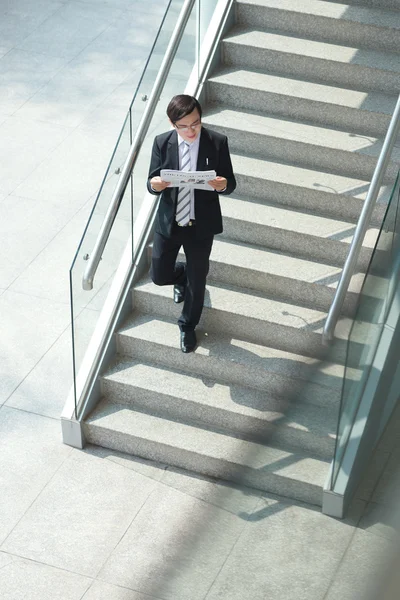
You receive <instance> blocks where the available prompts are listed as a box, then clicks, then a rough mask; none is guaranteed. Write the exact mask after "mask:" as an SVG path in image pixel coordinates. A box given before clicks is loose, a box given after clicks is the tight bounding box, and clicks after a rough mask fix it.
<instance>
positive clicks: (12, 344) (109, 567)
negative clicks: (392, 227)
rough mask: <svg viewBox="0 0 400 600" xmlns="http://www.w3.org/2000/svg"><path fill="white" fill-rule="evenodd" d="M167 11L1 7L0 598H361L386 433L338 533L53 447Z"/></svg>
mask: <svg viewBox="0 0 400 600" xmlns="http://www.w3.org/2000/svg"><path fill="white" fill-rule="evenodd" d="M164 4H165V2H161V1H160V0H37V1H35V2H31V0H0V236H1V240H2V250H3V251H2V254H1V257H0V314H1V321H2V327H1V332H2V333H1V337H0V363H1V364H0V369H1V376H0V489H1V493H0V597H1V599H2V600H21V599H22V598H24V599H25V600H81V599H83V600H151V599H155V600H157V599H158V600H205V599H207V600H217V599H218V600H236V599H238V600H275V599H276V600H278V599H279V600H292V599H293V600H323V599H324V600H333V598H341V600H347V599H349V600H350V598H355V597H360V598H365V597H366V596H365V593H364V591H363V590H365V589H366V586H367V587H368V583H367V581H368V579H367V578H368V576H369V575H371V574H372V575H373V576H374V575H375V573H376V572H377V571H379V567H378V566H377V565H379V562H380V561H381V560H382V557H385V556H386V554H385V553H387V552H388V551H391V550H392V548H393V543H394V542H393V540H394V529H395V527H394V525H395V523H396V521H395V512H394V511H393V507H392V505H391V500H390V499H391V498H393V497H397V496H398V494H397V493H396V492H397V491H398V489H399V486H398V483H397V480H396V479H395V478H394V473H395V470H396V467H397V464H398V461H399V458H400V455H399V452H400V434H399V432H400V427H399V428H398V430H396V429H395V428H393V427H392V428H391V430H390V431H389V432H388V436H387V437H386V438H385V440H384V442H383V443H382V444H381V446H380V448H379V449H378V451H377V453H376V454H375V456H374V459H373V461H371V467H370V470H369V472H368V474H367V476H366V479H365V481H364V483H363V485H362V487H361V488H360V490H359V493H358V499H357V500H356V501H355V502H354V505H353V507H352V510H351V512H350V514H349V516H348V518H347V519H345V520H344V521H339V520H335V519H331V518H328V517H325V516H324V515H322V514H321V513H320V512H319V511H318V510H316V509H315V508H314V507H310V506H307V505H303V504H301V503H295V502H291V501H289V500H287V499H285V498H278V497H274V496H271V495H264V494H261V493H257V492H255V491H253V490H249V489H241V488H236V487H230V486H228V485H226V484H224V483H222V482H218V481H209V480H207V479H205V478H200V477H197V476H195V475H191V474H188V473H184V472H181V471H179V470H176V469H172V468H167V467H166V466H165V465H155V464H150V463H146V462H145V461H139V460H134V459H132V458H130V457H126V456H121V455H118V453H115V452H111V451H108V450H102V449H99V448H93V447H88V448H86V449H85V450H84V451H79V450H76V449H72V448H70V447H68V446H64V445H63V444H62V442H61V429H60V421H59V415H60V413H61V410H62V408H63V405H64V402H65V399H66V397H67V394H68V392H69V389H70V387H71V344H70V330H69V318H70V317H69V297H68V269H69V267H70V264H71V262H72V258H73V255H74V252H75V249H76V246H77V243H78V240H79V238H80V235H81V232H82V230H83V227H84V224H85V222H86V219H87V216H88V214H89V210H90V208H91V205H92V202H93V197H94V195H95V193H96V190H97V189H98V187H99V184H100V182H101V178H102V176H103V173H104V169H105V166H106V165H107V163H108V160H109V156H110V152H111V150H112V147H113V145H114V142H115V140H116V138H117V135H118V133H119V129H120V127H121V124H122V120H123V118H124V116H125V112H126V108H127V105H128V102H129V100H130V98H131V95H132V92H133V90H134V87H135V83H136V82H137V81H138V77H139V74H140V70H141V67H142V65H143V62H144V58H145V57H146V55H147V52H148V50H149V47H150V44H151V42H152V40H153V37H154V32H155V29H156V27H157V25H158V23H159V20H160V15H161V14H162V9H163V5H164ZM84 304H85V303H84V302H83V300H82V303H81V306H84ZM398 422H399V421H398ZM355 594H361V595H359V596H355Z"/></svg>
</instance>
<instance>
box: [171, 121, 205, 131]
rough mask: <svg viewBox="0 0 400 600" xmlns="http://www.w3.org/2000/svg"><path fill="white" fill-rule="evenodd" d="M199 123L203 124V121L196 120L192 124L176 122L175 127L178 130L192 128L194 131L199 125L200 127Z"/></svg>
mask: <svg viewBox="0 0 400 600" xmlns="http://www.w3.org/2000/svg"><path fill="white" fill-rule="evenodd" d="M199 125H201V121H200V120H199V121H196V122H195V123H192V124H191V125H176V124H175V123H174V127H175V128H176V129H177V130H178V131H185V132H187V131H189V129H191V130H192V131H194V130H195V129H196V128H197V127H199Z"/></svg>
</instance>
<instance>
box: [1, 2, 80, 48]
mask: <svg viewBox="0 0 400 600" xmlns="http://www.w3.org/2000/svg"><path fill="white" fill-rule="evenodd" d="M69 1H70V0H68V2H69ZM63 6H65V4H64V3H62V5H61V6H58V7H56V8H54V10H52V9H50V13H48V14H46V16H45V17H43V20H41V21H40V23H38V24H37V25H36V26H35V27H33V29H30V30H29V33H27V34H26V35H25V36H24V37H23V38H22V39H21V40H20V41H19V42H18V43H17V44H16V45H14V46H13V47H12V48H11V50H21V48H19V47H18V46H19V44H22V43H23V42H24V41H25V40H26V39H27V38H28V37H29V36H30V35H32V33H35V31H36V30H37V29H39V27H41V26H42V25H43V23H45V22H46V21H47V20H48V19H49V18H50V17H53V16H54V15H55V14H56V13H57V12H58V11H59V10H61V8H63ZM19 13H20V10H17V11H14V13H13V14H19ZM2 58H3V57H2Z"/></svg>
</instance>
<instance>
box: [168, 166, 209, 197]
mask: <svg viewBox="0 0 400 600" xmlns="http://www.w3.org/2000/svg"><path fill="white" fill-rule="evenodd" d="M216 176H217V173H216V172H215V171H174V170H168V169H162V170H161V172H160V177H161V179H162V180H163V181H169V182H170V183H169V187H188V188H194V189H196V190H208V191H211V192H213V191H214V188H212V187H211V185H208V183H207V181H210V180H211V179H215V178H216Z"/></svg>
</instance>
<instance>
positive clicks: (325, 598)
mask: <svg viewBox="0 0 400 600" xmlns="http://www.w3.org/2000/svg"><path fill="white" fill-rule="evenodd" d="M361 516H362V515H360V517H359V518H358V521H357V522H358V523H359V521H360V519H361ZM356 532H357V526H354V527H353V531H352V533H351V536H350V538H349V540H348V542H347V544H346V547H345V549H344V551H343V554H342V557H341V558H340V560H338V562H337V565H336V568H335V569H334V571H333V572H332V574H331V576H330V578H329V581H328V582H327V587H326V592H325V594H324V596H323V597H322V598H321V600H328V594H329V592H330V590H331V589H332V587H333V585H334V583H335V581H336V577H337V575H338V573H339V571H340V569H341V566H342V564H343V563H344V562H345V560H346V557H347V555H348V553H349V550H350V546H351V544H352V542H353V540H354V538H355V535H356Z"/></svg>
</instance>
